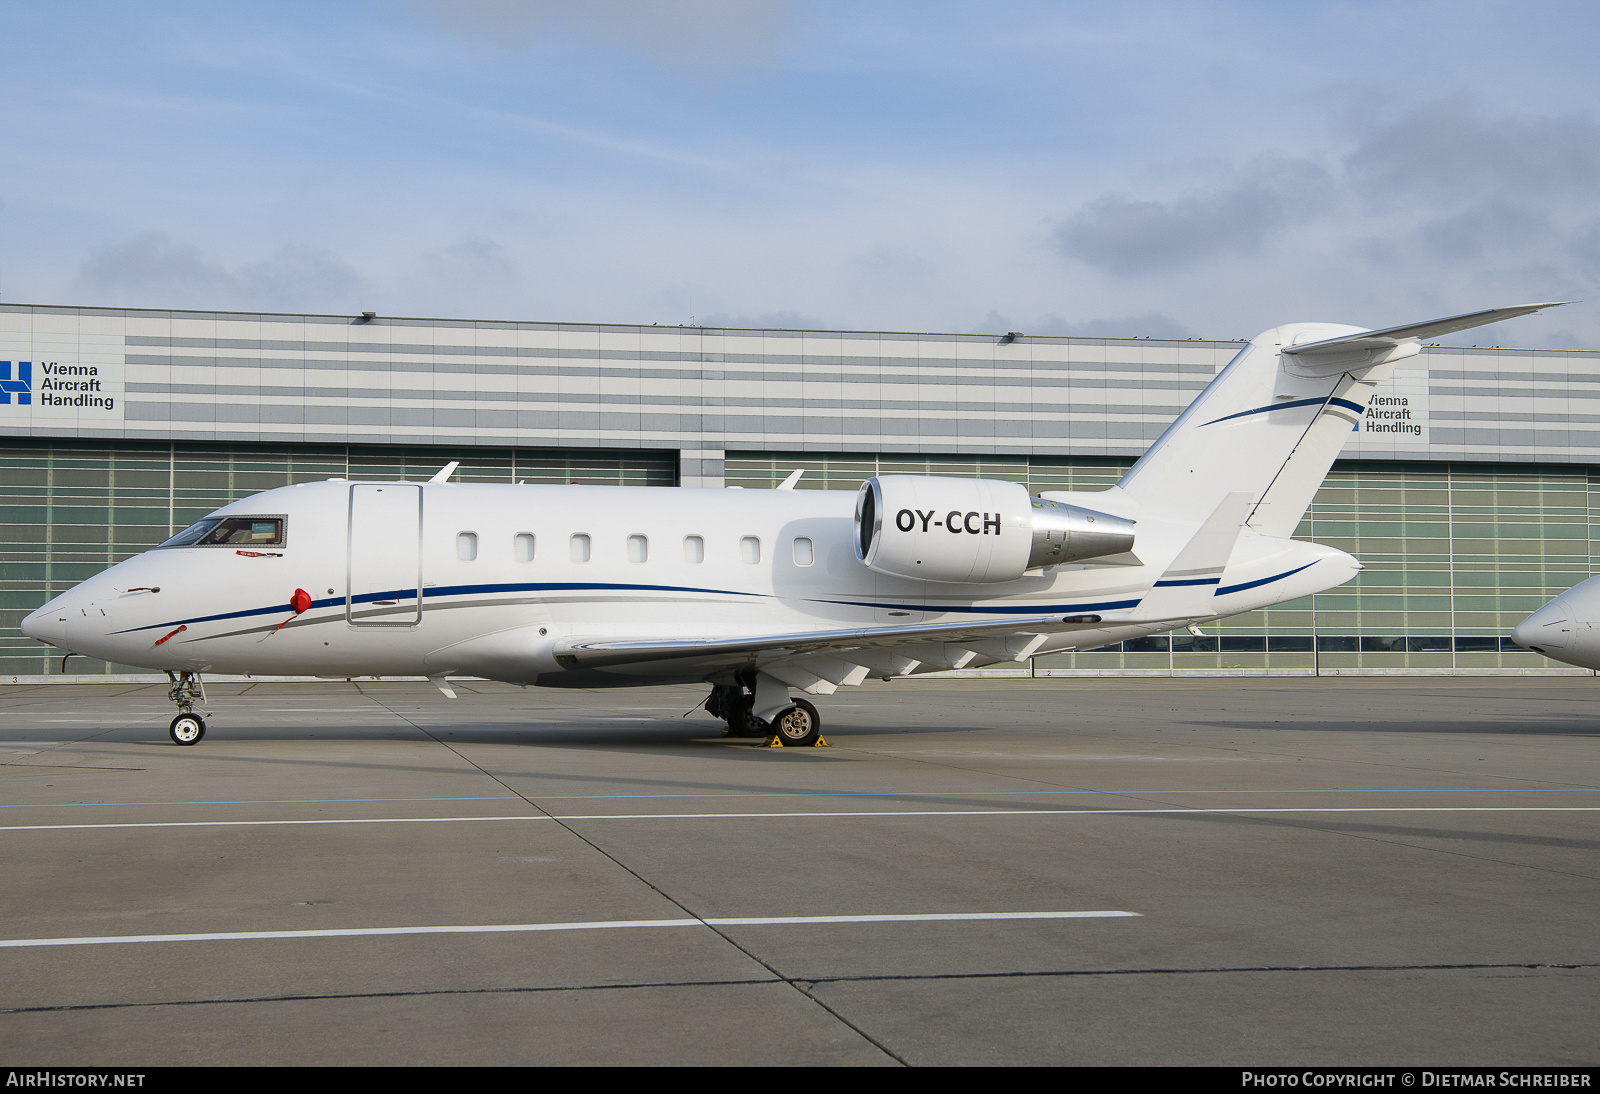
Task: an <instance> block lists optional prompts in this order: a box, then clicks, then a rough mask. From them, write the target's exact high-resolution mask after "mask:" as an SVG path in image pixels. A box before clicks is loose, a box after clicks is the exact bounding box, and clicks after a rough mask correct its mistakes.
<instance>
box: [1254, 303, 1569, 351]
mask: <svg viewBox="0 0 1600 1094" xmlns="http://www.w3.org/2000/svg"><path fill="white" fill-rule="evenodd" d="M1570 303H1572V301H1570V300H1556V301H1552V302H1551V303H1548V304H1518V305H1516V306H1515V307H1510V308H1490V309H1489V310H1488V311H1475V312H1469V313H1467V314H1466V315H1452V316H1449V317H1448V318H1445V319H1431V320H1429V321H1428V322H1426V323H1411V324H1409V325H1407V326H1404V327H1389V328H1387V329H1385V330H1368V331H1361V332H1360V333H1358V334H1345V335H1341V336H1340V337H1338V338H1328V339H1324V340H1323V341H1321V342H1307V343H1306V344H1305V345H1303V346H1285V347H1284V348H1283V352H1284V353H1285V354H1286V355H1287V356H1290V357H1315V356H1317V355H1319V354H1323V353H1344V352H1348V351H1350V350H1377V349H1389V348H1391V347H1393V346H1398V345H1399V344H1400V343H1402V342H1414V341H1419V340H1421V339H1423V338H1437V337H1439V336H1440V335H1444V334H1454V333H1455V332H1456V331H1460V330H1470V329H1471V328H1473V327H1482V326H1487V325H1488V324H1490V323H1498V322H1500V321H1501V320H1502V319H1515V318H1516V317H1517V316H1519V315H1532V314H1533V313H1534V312H1536V311H1543V310H1544V309H1545V308H1559V307H1561V305H1563V304H1570Z"/></svg>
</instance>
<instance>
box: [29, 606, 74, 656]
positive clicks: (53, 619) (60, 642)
mask: <svg viewBox="0 0 1600 1094" xmlns="http://www.w3.org/2000/svg"><path fill="white" fill-rule="evenodd" d="M65 608H66V605H65V604H63V603H62V598H61V597H59V596H58V597H56V598H55V599H54V600H52V601H50V603H48V604H46V605H45V606H44V607H42V608H40V609H39V610H38V611H35V612H30V613H29V614H28V615H26V616H24V617H23V619H22V633H23V634H25V635H27V636H28V637H29V638H32V639H35V640H37V641H39V642H46V643H48V644H50V645H52V646H55V647H56V648H57V649H66V648H67V613H66V610H65Z"/></svg>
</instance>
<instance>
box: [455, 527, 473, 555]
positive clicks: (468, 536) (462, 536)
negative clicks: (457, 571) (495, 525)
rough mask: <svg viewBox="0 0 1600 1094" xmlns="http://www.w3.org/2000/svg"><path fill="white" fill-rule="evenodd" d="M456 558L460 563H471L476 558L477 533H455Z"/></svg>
mask: <svg viewBox="0 0 1600 1094" xmlns="http://www.w3.org/2000/svg"><path fill="white" fill-rule="evenodd" d="M456 557H457V558H459V559H460V560H461V561H462V562H471V561H473V560H474V559H476V558H477V557H478V533H476V532H457V533H456Z"/></svg>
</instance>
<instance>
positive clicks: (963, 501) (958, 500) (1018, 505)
mask: <svg viewBox="0 0 1600 1094" xmlns="http://www.w3.org/2000/svg"><path fill="white" fill-rule="evenodd" d="M1133 526H1134V522H1133V521H1131V520H1127V519H1125V518H1123V517H1115V516H1111V515H1110V514H1108V513H1099V512H1096V511H1094V510H1092V509H1084V508H1081V507H1079V506H1076V505H1066V504H1063V503H1061V502H1056V501H1046V500H1045V499H1043V498H1036V497H1032V496H1030V495H1029V494H1028V491H1027V490H1026V488H1024V487H1022V486H1019V485H1018V484H1016V483H1014V482H1002V481H998V480H995V479H953V478H942V477H937V476H927V475H878V476H876V477H874V478H870V479H868V480H867V481H866V482H864V483H862V484H861V492H860V494H858V495H857V496H856V527H855V532H856V534H855V547H856V557H857V558H859V559H860V560H861V561H862V562H864V563H866V564H867V566H869V567H870V568H872V569H874V570H877V571H879V572H880V573H886V574H895V575H897V576H900V577H916V578H922V579H923V580H925V581H950V582H974V581H976V582H999V581H1015V580H1016V579H1017V578H1019V577H1021V576H1022V575H1023V574H1024V573H1026V572H1027V571H1029V570H1036V569H1039V568H1041V567H1044V566H1059V565H1061V564H1062V563H1066V562H1081V561H1083V560H1085V559H1090V558H1100V557H1103V556H1105V555H1115V554H1121V553H1122V552H1124V551H1128V550H1131V549H1132V548H1133V540H1134V532H1133Z"/></svg>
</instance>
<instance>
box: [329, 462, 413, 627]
mask: <svg viewBox="0 0 1600 1094" xmlns="http://www.w3.org/2000/svg"><path fill="white" fill-rule="evenodd" d="M347 542H348V544H349V554H348V556H347V559H346V569H345V594H344V615H345V620H346V622H348V623H349V624H350V625H351V626H355V627H414V626H416V625H417V624H418V623H420V622H421V621H422V487H420V486H418V485H417V484H415V483H401V482H389V483H383V484H382V485H377V484H372V483H352V484H351V486H350V534H349V538H348V540H347Z"/></svg>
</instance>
